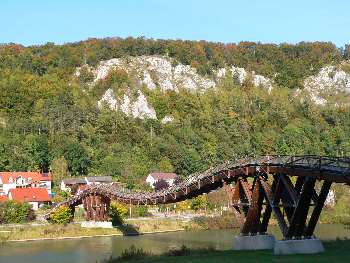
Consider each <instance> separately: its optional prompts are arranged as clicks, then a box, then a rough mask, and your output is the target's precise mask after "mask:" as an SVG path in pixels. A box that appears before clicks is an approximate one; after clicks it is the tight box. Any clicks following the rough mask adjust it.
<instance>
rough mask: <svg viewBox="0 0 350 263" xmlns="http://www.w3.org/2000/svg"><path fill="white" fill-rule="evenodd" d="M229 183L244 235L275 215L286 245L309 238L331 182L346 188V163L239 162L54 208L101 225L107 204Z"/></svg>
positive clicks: (184, 195)
mask: <svg viewBox="0 0 350 263" xmlns="http://www.w3.org/2000/svg"><path fill="white" fill-rule="evenodd" d="M317 181H319V182H320V183H321V184H322V185H321V186H320V187H319V188H320V190H317V189H316V187H315V185H316V182H317ZM232 183H234V187H233V188H230V197H231V198H230V199H231V200H230V201H231V204H232V206H233V208H234V211H235V216H236V218H237V220H238V221H239V222H240V223H241V235H242V236H255V235H264V234H265V233H266V231H267V227H268V224H269V221H270V218H271V215H272V214H273V215H274V217H275V218H276V220H277V222H278V225H279V228H280V229H281V232H282V234H283V237H284V239H285V240H295V239H297V240H301V239H311V238H313V233H314V229H315V227H316V224H317V221H318V219H319V216H320V214H321V211H322V208H323V206H324V203H325V200H326V198H327V195H328V192H329V189H330V187H331V185H332V183H342V184H347V185H350V158H340V157H322V156H264V157H258V158H256V157H255V158H253V157H251V158H243V159H237V160H233V161H227V162H225V163H223V164H221V165H218V166H216V167H213V168H210V169H208V170H206V171H204V172H201V173H195V174H193V175H191V176H189V177H188V178H187V179H186V180H185V181H183V182H181V183H180V184H178V185H174V186H172V187H169V188H167V189H165V190H162V191H157V192H137V191H131V190H128V189H125V188H123V187H121V186H120V185H116V184H112V185H94V186H91V187H89V188H87V189H86V190H84V191H82V192H80V193H79V194H77V195H75V196H73V197H72V198H71V199H69V200H68V201H65V202H63V203H60V204H58V205H57V206H56V207H59V206H62V205H66V206H69V207H71V208H72V210H73V211H74V207H75V206H77V205H79V204H83V206H84V208H85V210H86V212H87V220H95V221H101V220H102V221H103V220H107V219H108V216H107V214H108V208H109V204H110V202H111V200H116V201H118V202H122V203H125V204H134V205H155V204H167V203H175V202H179V201H183V200H186V199H190V198H193V197H195V196H198V195H201V194H203V193H209V192H210V191H213V190H215V189H217V188H220V187H223V186H225V185H230V184H232ZM310 207H313V209H310ZM54 210H55V208H54V209H53V211H54ZM310 210H311V211H310Z"/></svg>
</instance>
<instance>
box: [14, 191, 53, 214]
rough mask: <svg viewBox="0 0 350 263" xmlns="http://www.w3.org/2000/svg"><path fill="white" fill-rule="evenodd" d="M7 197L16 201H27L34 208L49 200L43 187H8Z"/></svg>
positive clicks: (36, 208) (47, 202)
mask: <svg viewBox="0 0 350 263" xmlns="http://www.w3.org/2000/svg"><path fill="white" fill-rule="evenodd" d="M8 199H9V200H14V201H17V202H28V203H29V204H31V205H32V207H33V209H34V210H38V208H39V207H41V206H42V205H44V204H49V203H50V202H51V199H50V196H49V193H48V191H47V189H44V188H14V189H10V191H9V193H8Z"/></svg>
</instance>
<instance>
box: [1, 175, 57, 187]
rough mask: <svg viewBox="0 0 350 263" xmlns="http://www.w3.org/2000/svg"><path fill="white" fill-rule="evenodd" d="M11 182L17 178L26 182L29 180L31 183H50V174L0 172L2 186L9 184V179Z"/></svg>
mask: <svg viewBox="0 0 350 263" xmlns="http://www.w3.org/2000/svg"><path fill="white" fill-rule="evenodd" d="M10 177H11V178H12V179H13V181H15V180H16V178H18V177H23V178H26V179H27V180H28V178H31V179H32V181H33V182H40V181H51V173H40V172H0V178H1V181H2V183H3V184H8V183H9V178H10Z"/></svg>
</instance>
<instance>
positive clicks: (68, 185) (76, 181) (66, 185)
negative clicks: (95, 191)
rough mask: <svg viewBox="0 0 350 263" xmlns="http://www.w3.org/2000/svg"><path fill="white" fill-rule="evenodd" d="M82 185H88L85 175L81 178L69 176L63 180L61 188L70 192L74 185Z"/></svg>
mask: <svg viewBox="0 0 350 263" xmlns="http://www.w3.org/2000/svg"><path fill="white" fill-rule="evenodd" d="M82 185H86V181H85V178H84V177H80V178H69V179H64V180H62V181H61V187H60V188H61V190H62V191H68V192H70V191H71V190H72V188H73V187H75V186H77V187H80V186H82Z"/></svg>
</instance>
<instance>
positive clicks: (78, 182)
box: [63, 178, 86, 185]
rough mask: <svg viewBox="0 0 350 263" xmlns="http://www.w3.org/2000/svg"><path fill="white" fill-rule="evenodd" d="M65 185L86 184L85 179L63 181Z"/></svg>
mask: <svg viewBox="0 0 350 263" xmlns="http://www.w3.org/2000/svg"><path fill="white" fill-rule="evenodd" d="M63 182H64V184H66V185H67V184H86V181H85V178H69V179H64V180H63Z"/></svg>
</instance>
